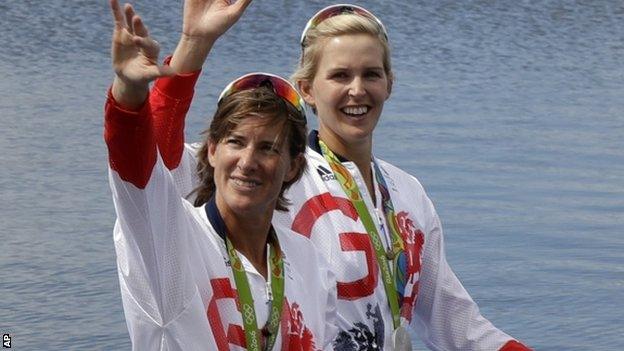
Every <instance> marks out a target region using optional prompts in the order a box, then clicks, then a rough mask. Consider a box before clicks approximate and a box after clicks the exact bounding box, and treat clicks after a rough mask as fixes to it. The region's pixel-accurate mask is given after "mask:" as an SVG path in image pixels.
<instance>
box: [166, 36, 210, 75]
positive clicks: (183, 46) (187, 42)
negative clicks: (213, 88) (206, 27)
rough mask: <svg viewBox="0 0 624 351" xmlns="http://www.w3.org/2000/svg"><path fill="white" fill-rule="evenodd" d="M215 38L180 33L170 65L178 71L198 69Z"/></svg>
mask: <svg viewBox="0 0 624 351" xmlns="http://www.w3.org/2000/svg"><path fill="white" fill-rule="evenodd" d="M216 40H217V38H213V37H201V36H192V35H188V34H184V33H183V34H182V36H181V37H180V41H179V42H178V46H177V47H176V49H175V51H174V53H173V56H172V57H171V62H170V66H171V67H172V68H173V69H174V70H175V71H176V72H177V73H178V74H183V73H190V72H195V71H198V70H200V69H201V68H202V66H203V65H204V62H205V61H206V58H207V57H208V54H209V53H210V50H211V49H212V46H213V45H214V43H215V41H216Z"/></svg>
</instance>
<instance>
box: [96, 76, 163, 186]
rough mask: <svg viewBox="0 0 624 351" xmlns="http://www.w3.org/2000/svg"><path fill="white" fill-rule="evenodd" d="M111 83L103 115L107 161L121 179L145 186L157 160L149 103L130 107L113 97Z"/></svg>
mask: <svg viewBox="0 0 624 351" xmlns="http://www.w3.org/2000/svg"><path fill="white" fill-rule="evenodd" d="M114 87H115V85H113V88H111V90H110V92H109V96H108V99H107V101H106V106H105V115H104V140H105V141H106V146H107V147H108V157H109V164H110V167H111V169H112V170H114V171H116V172H117V173H119V176H120V177H121V178H122V179H123V180H125V181H128V182H130V183H132V184H134V185H135V186H136V187H138V188H144V187H145V185H146V184H147V181H148V179H149V176H150V174H151V173H152V169H153V167H154V164H155V163H156V140H155V138H154V132H153V126H152V121H151V118H150V112H149V109H150V107H149V103H145V100H144V104H143V105H139V106H138V107H137V108H136V111H135V110H129V109H128V108H127V107H126V106H122V105H121V103H120V102H119V101H118V100H117V99H116V98H115V96H114V92H113V89H114Z"/></svg>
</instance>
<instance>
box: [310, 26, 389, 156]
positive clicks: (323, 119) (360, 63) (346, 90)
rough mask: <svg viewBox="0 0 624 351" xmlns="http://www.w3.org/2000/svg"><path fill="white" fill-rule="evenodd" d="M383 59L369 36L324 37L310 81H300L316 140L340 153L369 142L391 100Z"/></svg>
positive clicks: (373, 39) (372, 38)
mask: <svg viewBox="0 0 624 351" xmlns="http://www.w3.org/2000/svg"><path fill="white" fill-rule="evenodd" d="M383 55H384V51H383V47H382V45H381V43H380V42H379V40H378V38H376V37H374V36H372V35H368V34H351V35H341V36H336V37H332V38H328V39H327V40H326V42H325V43H324V46H323V48H322V49H321V52H320V57H319V62H318V68H317V70H316V74H315V76H314V78H313V80H312V82H310V81H308V80H303V81H300V82H299V89H300V90H301V92H302V93H303V97H304V99H305V100H306V102H307V103H308V104H310V105H312V106H314V107H315V108H316V112H317V115H318V118H319V126H320V128H319V129H320V130H319V133H320V137H321V139H322V140H323V141H324V142H325V143H327V144H328V146H329V147H330V148H331V149H334V150H335V151H337V152H340V149H342V148H345V147H346V148H349V147H353V146H356V145H360V144H364V145H368V146H370V144H371V143H372V134H373V130H374V129H375V126H376V125H377V122H378V120H379V116H380V115H381V111H382V109H383V105H384V102H385V100H386V99H387V98H388V97H389V96H390V84H391V83H390V79H389V77H388V76H387V74H386V71H385V69H384V63H383Z"/></svg>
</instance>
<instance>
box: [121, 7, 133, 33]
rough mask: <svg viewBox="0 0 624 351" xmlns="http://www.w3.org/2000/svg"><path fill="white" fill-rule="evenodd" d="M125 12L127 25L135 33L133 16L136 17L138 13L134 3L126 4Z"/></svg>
mask: <svg viewBox="0 0 624 351" xmlns="http://www.w3.org/2000/svg"><path fill="white" fill-rule="evenodd" d="M124 13H125V15H126V26H127V28H128V31H129V32H130V33H132V34H134V27H133V26H132V18H133V17H134V15H135V14H136V13H135V12H134V8H133V7H132V5H130V4H126V5H125V6H124Z"/></svg>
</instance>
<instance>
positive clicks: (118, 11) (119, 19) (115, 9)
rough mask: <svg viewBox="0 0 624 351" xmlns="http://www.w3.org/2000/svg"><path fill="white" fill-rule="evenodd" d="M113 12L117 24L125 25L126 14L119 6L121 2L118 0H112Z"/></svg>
mask: <svg viewBox="0 0 624 351" xmlns="http://www.w3.org/2000/svg"><path fill="white" fill-rule="evenodd" d="M110 7H111V12H112V13H113V20H114V21H115V25H116V26H119V27H123V26H124V16H123V13H122V12H121V7H119V2H118V1H117V0H110Z"/></svg>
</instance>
